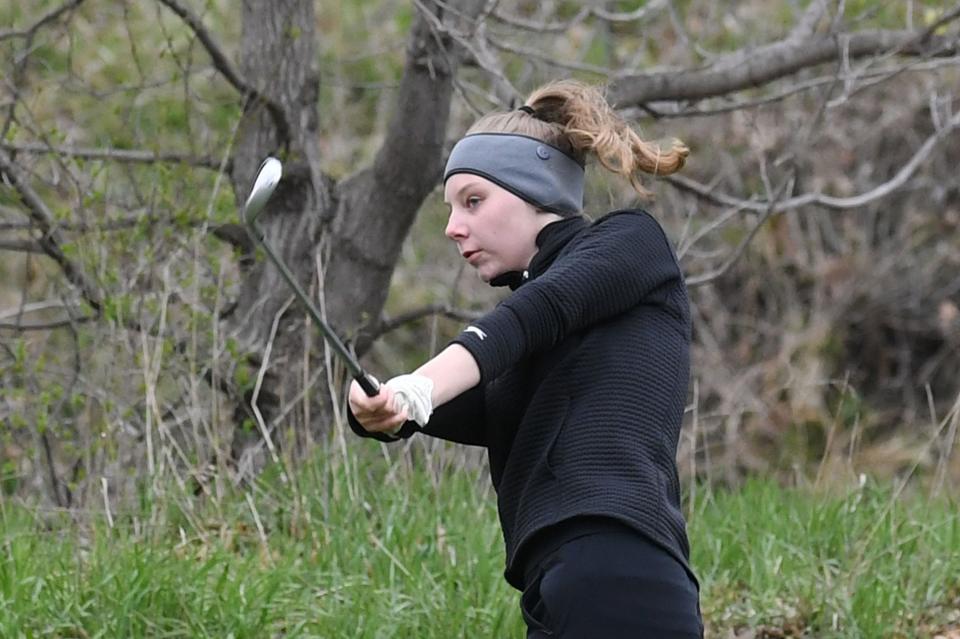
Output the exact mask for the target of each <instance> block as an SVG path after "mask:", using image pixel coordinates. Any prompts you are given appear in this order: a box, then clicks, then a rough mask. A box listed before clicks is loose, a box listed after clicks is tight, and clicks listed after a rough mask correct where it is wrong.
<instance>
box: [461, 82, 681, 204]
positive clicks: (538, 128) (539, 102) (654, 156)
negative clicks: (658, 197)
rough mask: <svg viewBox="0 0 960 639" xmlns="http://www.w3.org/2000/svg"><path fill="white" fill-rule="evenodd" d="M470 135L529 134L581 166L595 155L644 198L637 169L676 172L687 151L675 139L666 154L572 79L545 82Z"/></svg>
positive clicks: (591, 90)
mask: <svg viewBox="0 0 960 639" xmlns="http://www.w3.org/2000/svg"><path fill="white" fill-rule="evenodd" d="M531 111H532V113H531ZM469 133H517V134H521V135H528V136H530V137H535V138H537V139H539V140H542V141H544V142H547V143H548V144H552V145H553V146H556V147H558V148H560V149H562V150H564V151H565V152H567V153H568V154H569V155H571V156H572V157H573V158H574V159H575V160H577V161H578V162H580V163H581V164H582V163H584V162H585V160H586V159H587V157H588V156H589V155H590V154H593V155H595V156H596V157H597V159H598V160H599V161H600V164H602V165H603V166H604V167H605V168H606V169H607V170H609V171H612V172H613V173H616V174H618V175H621V176H623V177H625V178H626V179H628V180H629V181H630V184H631V185H632V186H633V188H634V189H635V190H636V191H637V193H639V194H640V195H642V196H649V195H650V193H649V192H648V191H647V190H646V189H645V188H644V187H643V184H642V183H641V182H640V177H639V173H641V172H642V173H647V174H650V175H654V176H658V175H670V174H672V173H676V172H677V171H679V170H680V169H681V168H683V165H684V163H685V162H686V159H687V156H688V155H689V153H690V151H689V149H688V148H687V146H686V145H685V144H683V142H681V141H680V140H676V139H675V140H673V143H672V145H671V148H670V150H669V151H666V152H664V151H663V150H662V149H661V148H660V146H659V145H657V144H654V143H650V142H647V141H645V140H643V139H642V138H641V137H640V136H639V134H637V132H636V131H634V130H633V128H632V127H631V126H630V125H629V124H627V122H625V121H624V120H623V118H621V117H620V116H619V115H617V114H616V112H615V111H614V110H613V108H612V107H611V106H610V104H609V103H608V102H607V100H606V98H605V97H604V95H603V94H602V93H601V92H600V91H599V90H598V89H597V88H595V87H593V86H590V85H587V84H584V83H582V82H578V81H576V80H560V81H557V82H551V83H549V84H547V85H544V86H542V87H540V88H539V89H537V90H535V91H534V92H533V93H532V94H531V95H530V97H529V98H527V101H526V103H525V105H524V107H523V108H522V110H517V111H511V112H509V113H494V114H491V115H488V116H486V117H484V118H482V119H481V120H479V121H478V122H477V123H476V124H474V125H473V127H471V128H470V131H469Z"/></svg>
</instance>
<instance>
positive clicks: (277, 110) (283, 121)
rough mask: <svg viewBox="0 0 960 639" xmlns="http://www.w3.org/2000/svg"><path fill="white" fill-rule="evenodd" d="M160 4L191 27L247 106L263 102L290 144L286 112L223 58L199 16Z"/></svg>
mask: <svg viewBox="0 0 960 639" xmlns="http://www.w3.org/2000/svg"><path fill="white" fill-rule="evenodd" d="M159 2H160V3H161V4H164V5H166V7H167V8H169V9H170V10H171V11H173V12H174V13H175V14H177V15H178V16H179V17H180V18H181V19H182V20H183V21H184V22H186V23H187V26H188V27H190V30H191V31H193V33H194V34H195V35H196V36H197V38H198V39H199V40H200V44H202V45H203V48H204V49H206V51H207V54H209V56H210V58H211V59H212V60H213V66H214V68H215V69H217V71H219V72H220V73H221V74H222V75H223V77H224V78H226V80H227V82H229V83H230V84H231V85H233V87H234V88H236V90H237V91H238V92H240V94H241V95H242V96H243V97H244V102H245V104H250V103H254V102H260V103H262V104H263V105H264V106H266V108H267V110H268V111H269V112H270V116H271V117H272V118H273V121H274V124H275V125H276V127H277V130H278V133H279V135H280V139H281V140H282V141H283V143H284V144H286V143H287V142H288V141H289V140H290V137H291V134H290V124H289V123H288V122H287V116H286V114H285V113H284V111H283V107H281V106H280V105H279V104H278V103H277V102H276V101H275V100H273V99H272V98H270V97H269V96H267V95H265V94H263V93H262V92H261V91H260V90H259V89H257V88H256V87H254V86H253V85H251V84H249V83H248V82H247V81H246V80H245V79H244V78H243V77H242V76H241V74H240V72H239V71H237V70H236V69H235V68H234V66H233V64H232V63H231V62H230V59H229V58H228V57H227V56H226V54H224V52H223V50H222V49H221V48H220V45H219V44H217V42H216V40H214V38H213V35H211V33H210V32H209V31H208V30H207V28H206V27H205V26H204V24H203V21H202V20H201V19H200V17H199V16H198V15H196V14H195V13H193V12H192V11H191V10H190V9H189V8H187V7H185V6H183V5H182V4H180V2H179V1H178V0H159Z"/></svg>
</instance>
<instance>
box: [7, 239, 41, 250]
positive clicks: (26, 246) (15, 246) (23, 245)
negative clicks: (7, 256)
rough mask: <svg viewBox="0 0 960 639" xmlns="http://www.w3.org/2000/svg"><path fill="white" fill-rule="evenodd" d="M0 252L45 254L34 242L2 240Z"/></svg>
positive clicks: (38, 244)
mask: <svg viewBox="0 0 960 639" xmlns="http://www.w3.org/2000/svg"><path fill="white" fill-rule="evenodd" d="M0 251H16V252H17V253H41V254H46V251H44V250H43V247H42V246H40V243H39V242H37V241H36V240H4V239H0Z"/></svg>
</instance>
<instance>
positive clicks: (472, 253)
mask: <svg viewBox="0 0 960 639" xmlns="http://www.w3.org/2000/svg"><path fill="white" fill-rule="evenodd" d="M479 254H480V250H479V249H478V250H476V251H464V252H463V259H465V260H466V261H467V262H471V263H472V260H473V258H474V257H476V256H477V255H479Z"/></svg>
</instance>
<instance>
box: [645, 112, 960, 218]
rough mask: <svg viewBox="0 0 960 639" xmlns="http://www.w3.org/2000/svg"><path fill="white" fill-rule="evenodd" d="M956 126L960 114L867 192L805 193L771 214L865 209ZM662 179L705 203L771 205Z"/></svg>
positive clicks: (762, 208) (760, 208) (761, 209)
mask: <svg viewBox="0 0 960 639" xmlns="http://www.w3.org/2000/svg"><path fill="white" fill-rule="evenodd" d="M958 127H960V112H958V113H956V114H955V115H954V116H953V117H952V118H950V120H948V121H947V123H946V124H945V125H944V126H943V127H942V128H941V129H940V130H939V131H937V132H936V133H934V134H933V135H931V136H930V137H929V138H927V139H926V141H924V143H923V144H922V145H921V146H920V148H919V149H917V152H916V153H914V154H913V157H911V158H910V160H909V161H908V162H907V163H906V164H904V165H903V167H901V168H900V170H899V171H897V174H896V175H894V176H893V177H892V178H890V179H889V180H887V181H886V182H884V183H883V184H880V185H878V186H876V187H874V188H872V189H870V190H869V191H866V192H864V193H861V194H859V195H854V196H851V197H833V196H830V195H823V194H822V193H805V194H804V195H798V196H795V197H792V198H788V199H785V200H783V201H781V202H779V203H776V202H775V203H774V204H775V206H774V207H773V210H772V211H771V212H772V213H782V212H784V211H788V210H792V209H797V208H800V207H804V206H822V207H824V208H827V209H833V210H837V211H840V210H849V209H855V208H859V207H862V206H865V205H867V204H869V203H871V202H873V201H875V200H879V199H881V198H883V197H886V196H887V195H889V194H890V193H892V192H893V191H895V190H896V189H898V188H900V187H902V186H903V185H904V184H905V183H906V182H907V180H909V179H910V177H911V176H912V175H913V174H914V173H915V172H916V170H917V168H918V167H919V166H920V165H921V164H922V163H923V162H924V161H925V160H926V159H927V158H928V157H929V156H930V153H931V152H932V151H933V149H934V147H936V146H937V144H938V143H940V142H941V141H942V140H943V139H945V138H946V137H948V136H949V135H950V134H951V133H953V131H954V130H955V129H957V128H958ZM661 179H663V180H665V181H666V182H669V183H670V184H672V185H673V186H675V187H676V188H677V189H679V190H681V191H685V192H687V193H692V194H694V195H696V196H698V197H700V198H701V199H703V200H705V201H708V202H711V203H712V204H716V205H719V206H732V207H737V208H739V209H741V210H744V211H752V212H754V213H765V212H766V211H767V209H768V207H769V206H770V204H769V202H768V201H764V200H744V199H741V198H738V197H735V196H732V195H728V194H725V193H717V192H715V191H714V189H712V188H710V187H708V186H707V185H705V184H702V183H700V182H697V181H696V180H691V179H690V178H686V177H683V176H680V175H669V176H666V177H663V178H661Z"/></svg>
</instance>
